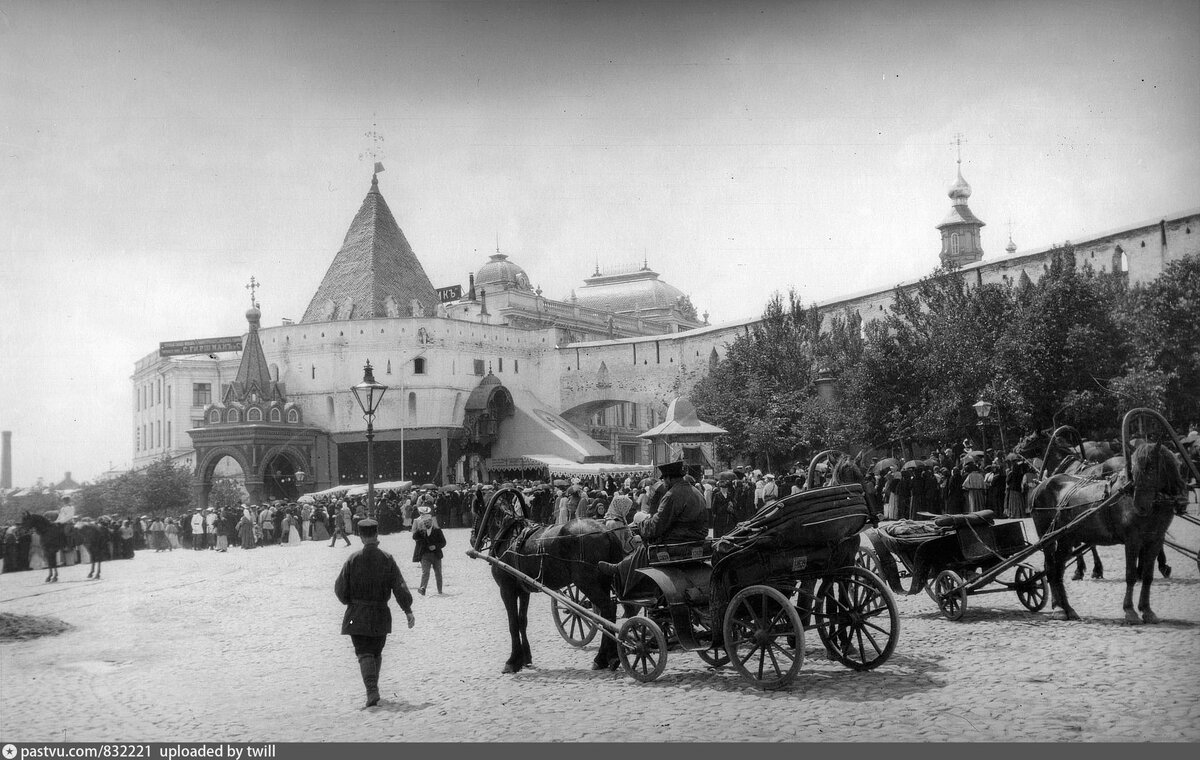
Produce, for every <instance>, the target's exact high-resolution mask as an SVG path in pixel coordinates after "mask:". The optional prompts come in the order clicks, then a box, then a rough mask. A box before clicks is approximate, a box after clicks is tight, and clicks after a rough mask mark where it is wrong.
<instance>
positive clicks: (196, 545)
mask: <svg viewBox="0 0 1200 760" xmlns="http://www.w3.org/2000/svg"><path fill="white" fill-rule="evenodd" d="M191 523H192V549H193V550H194V551H200V550H201V549H203V548H204V514H203V513H202V512H201V511H200V508H199V507H196V511H195V513H193V514H192V520H191Z"/></svg>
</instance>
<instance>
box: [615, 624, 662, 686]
mask: <svg viewBox="0 0 1200 760" xmlns="http://www.w3.org/2000/svg"><path fill="white" fill-rule="evenodd" d="M617 654H618V656H619V657H620V658H621V667H622V668H624V669H625V672H626V673H628V674H629V675H631V676H633V678H634V679H635V680H637V681H641V682H642V683H649V682H650V681H653V680H654V679H656V678H658V677H659V676H660V675H662V672H663V669H665V668H666V667H667V637H666V634H664V633H663V631H662V629H661V628H659V627H658V624H657V623H655V622H654V621H653V620H651V619H650V618H644V617H642V616H641V615H638V616H637V617H631V618H629V619H628V620H626V621H625V622H624V623H622V624H621V628H620V629H619V630H618V631H617Z"/></svg>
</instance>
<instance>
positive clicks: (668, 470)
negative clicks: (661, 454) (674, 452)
mask: <svg viewBox="0 0 1200 760" xmlns="http://www.w3.org/2000/svg"><path fill="white" fill-rule="evenodd" d="M658 471H659V472H660V473H662V476H663V477H664V478H682V477H683V461H682V460H680V461H678V462H667V463H666V464H660V465H659V466H658Z"/></svg>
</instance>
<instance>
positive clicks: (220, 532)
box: [212, 511, 229, 552]
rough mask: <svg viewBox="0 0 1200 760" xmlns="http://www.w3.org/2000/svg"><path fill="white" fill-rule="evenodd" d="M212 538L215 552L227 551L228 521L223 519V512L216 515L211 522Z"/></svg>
mask: <svg viewBox="0 0 1200 760" xmlns="http://www.w3.org/2000/svg"><path fill="white" fill-rule="evenodd" d="M212 527H213V536H214V537H215V539H216V550H217V551H219V552H227V551H229V521H228V520H227V519H226V517H225V512H224V511H222V512H221V514H219V515H216V519H215V520H214V521H213V525H212Z"/></svg>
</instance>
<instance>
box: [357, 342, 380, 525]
mask: <svg viewBox="0 0 1200 760" xmlns="http://www.w3.org/2000/svg"><path fill="white" fill-rule="evenodd" d="M350 390H351V391H352V392H353V393H354V398H355V399H357V400H358V405H359V406H360V407H362V410H363V418H364V419H365V420H366V421H367V515H368V516H370V517H374V515H375V462H374V460H373V459H372V456H371V441H373V440H374V439H375V427H374V422H375V412H376V410H378V409H379V402H380V401H382V400H383V394H384V393H385V392H386V391H387V386H386V385H383V384H382V383H378V382H376V381H375V374H374V371H373V370H372V369H371V362H370V361H368V362H367V365H366V366H365V367H363V379H362V382H361V383H359V384H358V385H355V386H353V387H352V388H350Z"/></svg>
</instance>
